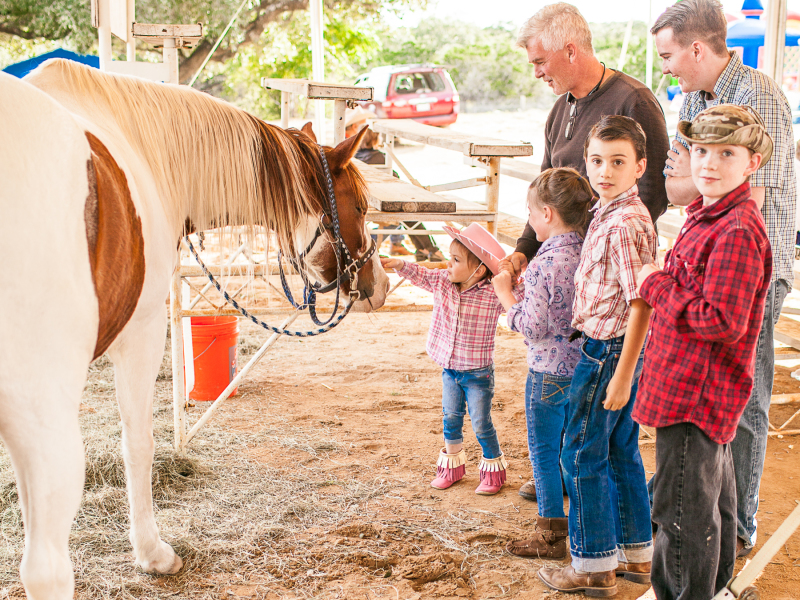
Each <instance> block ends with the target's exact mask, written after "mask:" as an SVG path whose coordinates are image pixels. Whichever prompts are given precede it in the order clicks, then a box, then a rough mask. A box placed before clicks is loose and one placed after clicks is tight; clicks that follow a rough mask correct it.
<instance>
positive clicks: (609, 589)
mask: <svg viewBox="0 0 800 600" xmlns="http://www.w3.org/2000/svg"><path fill="white" fill-rule="evenodd" d="M539 579H541V580H542V581H543V582H544V584H545V585H546V586H547V587H549V588H552V589H554V590H558V591H559V592H583V593H584V594H586V595H587V596H594V597H596V598H610V597H611V596H616V595H617V576H616V574H615V573H614V571H604V572H602V573H584V572H582V571H576V570H575V569H573V568H572V565H569V566H568V567H563V568H561V569H553V568H550V567H542V568H541V569H539Z"/></svg>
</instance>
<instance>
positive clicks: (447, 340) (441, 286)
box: [397, 263, 525, 371]
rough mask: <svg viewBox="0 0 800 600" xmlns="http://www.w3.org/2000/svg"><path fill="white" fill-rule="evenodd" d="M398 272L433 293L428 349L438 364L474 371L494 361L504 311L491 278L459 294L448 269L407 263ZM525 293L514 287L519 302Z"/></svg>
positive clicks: (518, 287)
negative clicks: (498, 330)
mask: <svg viewBox="0 0 800 600" xmlns="http://www.w3.org/2000/svg"><path fill="white" fill-rule="evenodd" d="M397 273H398V274H399V275H400V276H401V277H405V278H406V279H408V281H410V282H411V283H413V284H414V285H416V286H417V287H420V288H422V289H423V290H428V291H429V292H432V293H433V318H431V326H430V329H429V330H428V343H427V346H426V348H425V349H426V350H427V351H428V354H429V355H430V357H431V358H432V359H433V361H434V362H435V363H436V364H437V365H439V366H440V367H442V368H443V369H454V370H456V371H471V370H472V369H483V368H484V367H488V366H489V365H491V364H492V363H493V362H494V336H495V333H496V332H497V320H498V319H499V318H500V314H501V313H502V312H503V310H504V309H503V305H502V304H501V303H500V300H498V298H497V295H496V294H495V293H494V288H493V287H492V283H491V282H490V281H489V280H488V279H484V280H483V281H480V282H478V283H476V284H475V285H473V286H472V287H471V288H469V289H468V290H465V291H463V292H459V290H458V286H457V285H456V284H454V283H451V282H450V280H449V279H448V278H447V270H446V269H426V268H425V267H420V266H419V265H415V264H414V263H406V264H405V265H403V267H402V268H401V269H397ZM524 293H525V290H524V288H523V286H517V287H516V288H514V297H515V298H516V299H517V301H519V300H520V299H521V298H522V296H523V295H524Z"/></svg>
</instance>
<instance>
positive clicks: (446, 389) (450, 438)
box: [442, 365, 501, 458]
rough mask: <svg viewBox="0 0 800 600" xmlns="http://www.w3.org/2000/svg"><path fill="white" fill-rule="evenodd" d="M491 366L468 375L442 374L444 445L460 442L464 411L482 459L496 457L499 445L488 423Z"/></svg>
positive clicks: (454, 372)
mask: <svg viewBox="0 0 800 600" xmlns="http://www.w3.org/2000/svg"><path fill="white" fill-rule="evenodd" d="M493 397H494V365H489V366H488V367H484V368H483V369H472V370H471V371H456V370H454V369H443V370H442V424H443V427H442V428H443V430H444V439H445V442H447V443H448V444H460V443H461V442H463V441H464V434H463V428H464V416H465V415H466V412H465V410H468V411H469V418H470V420H471V421H472V430H473V431H474V432H475V437H477V438H478V443H479V444H480V445H481V449H482V450H483V456H484V457H485V458H497V457H499V456H500V454H501V452H500V442H498V441H497V431H495V429H494V424H493V423H492V398H493Z"/></svg>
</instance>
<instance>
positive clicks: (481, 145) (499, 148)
mask: <svg viewBox="0 0 800 600" xmlns="http://www.w3.org/2000/svg"><path fill="white" fill-rule="evenodd" d="M372 129H373V130H374V131H376V132H378V133H382V134H384V136H385V137H386V142H385V144H384V148H385V150H386V154H387V157H388V161H387V167H388V170H391V168H392V165H393V164H394V163H397V166H398V168H399V169H400V170H401V171H403V173H404V174H405V175H406V176H407V177H408V178H409V179H410V180H411V182H412V183H413V184H414V185H416V186H418V187H423V186H422V185H421V184H420V183H419V182H418V181H417V180H416V179H415V178H414V177H413V176H412V175H411V173H409V171H408V169H406V168H405V166H403V164H402V162H400V161H399V160H398V159H397V155H396V154H395V152H394V141H395V139H396V138H402V139H405V140H410V141H412V142H419V143H421V144H427V145H429V146H435V147H438V148H444V149H446V150H452V151H453V152H460V153H461V154H463V155H464V156H465V157H468V158H470V159H475V160H476V161H477V165H479V166H481V167H483V168H484V169H485V170H486V176H485V177H478V178H472V179H467V180H464V181H459V182H453V183H447V184H443V185H436V186H427V190H428V191H431V192H433V191H447V190H456V189H462V188H466V187H472V186H476V185H486V206H485V207H483V211H484V213H485V214H486V215H487V216H491V217H493V218H485V219H481V220H483V221H486V223H487V228H488V229H489V231H491V232H492V233H497V221H498V213H499V210H498V202H499V199H500V178H499V175H500V159H501V158H502V157H511V156H531V155H532V154H533V147H532V146H531V145H530V144H529V143H527V142H507V141H504V140H498V139H494V138H486V137H481V136H473V135H468V134H464V133H457V132H454V131H450V130H447V129H440V128H437V127H431V126H430V125H422V124H420V123H417V122H416V121H414V120H412V119H379V120H377V121H374V122H373V123H372ZM470 204H473V205H474V203H470ZM475 207H480V205H474V206H472V207H468V208H469V210H472V211H474V209H475ZM465 208H466V207H465ZM476 220H477V219H476Z"/></svg>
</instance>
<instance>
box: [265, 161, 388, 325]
mask: <svg viewBox="0 0 800 600" xmlns="http://www.w3.org/2000/svg"><path fill="white" fill-rule="evenodd" d="M318 148H319V155H320V162H321V163H322V170H323V173H324V174H325V195H326V199H327V201H328V209H327V210H325V209H323V211H322V214H321V215H320V217H319V225H318V226H317V229H316V231H315V232H314V236H313V237H312V238H311V241H310V242H309V243H308V245H307V246H306V249H305V250H303V251H302V252H301V253H300V254H298V255H297V257H296V258H289V259H288V261H289V263H290V264H291V265H292V266H293V267H294V268H295V270H296V271H297V272H298V273H299V274H300V277H301V278H302V279H303V286H304V287H303V302H302V304H301V303H297V302H295V300H294V297H293V296H292V292H291V290H290V289H289V285H288V283H287V282H286V274H285V273H284V270H283V261H281V257H282V254H281V253H278V271H279V273H280V277H281V285H282V286H283V293H284V294H285V295H286V299H287V300H288V301H289V302H290V303H291V305H292V306H294V307H295V308H308V313H309V315H310V316H311V319H312V320H313V321H314V323H316V324H317V325H327V324H328V323H330V322H331V320H332V319H333V318H334V317H335V316H336V311H337V310H338V309H339V290H340V288H341V285H342V284H343V283H344V282H345V281H346V282H348V284H349V287H350V293H349V297H350V302H351V304H352V303H353V302H356V301H357V300H358V299H359V296H360V292H359V291H358V271H360V270H361V268H362V267H363V266H364V265H365V264H367V262H368V261H369V260H370V259H371V258H372V255H373V254H375V250H376V249H377V245H376V244H375V240H371V243H370V246H369V249H368V250H367V251H366V252H365V253H364V254H362V255H361V256H360V257H359V258H353V255H352V254H351V253H350V250H349V249H348V247H347V244H345V241H344V238H343V237H342V232H341V227H340V224H339V211H338V208H337V206H336V193H335V192H334V189H333V178H332V177H331V171H330V167H329V166H328V159H327V157H326V156H325V149H324V148H323V147H322V146H318ZM326 219H327V223H326V222H325V220H326ZM326 233H327V234H328V235H329V236H332V237H333V240H332V245H333V246H334V254H335V255H336V279H334V280H333V281H331V282H329V283H326V284H321V283H319V282H316V281H315V282H313V283H312V282H311V281H310V279H309V278H308V273H307V269H306V262H305V259H306V257H307V256H308V255H309V254H310V253H311V251H312V250H313V249H314V246H315V245H316V243H317V241H318V240H319V239H320V238H321V237H323V236H324V235H325V234H326ZM334 288H336V300H335V302H334V306H333V312H332V313H331V316H330V317H329V318H328V320H327V321H324V322H321V321H320V320H319V319H318V318H317V311H316V296H317V294H325V293H327V292H330V291H331V290H333V289H334Z"/></svg>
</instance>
